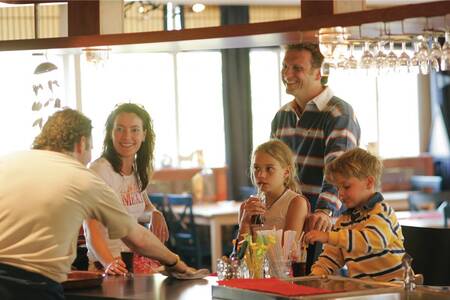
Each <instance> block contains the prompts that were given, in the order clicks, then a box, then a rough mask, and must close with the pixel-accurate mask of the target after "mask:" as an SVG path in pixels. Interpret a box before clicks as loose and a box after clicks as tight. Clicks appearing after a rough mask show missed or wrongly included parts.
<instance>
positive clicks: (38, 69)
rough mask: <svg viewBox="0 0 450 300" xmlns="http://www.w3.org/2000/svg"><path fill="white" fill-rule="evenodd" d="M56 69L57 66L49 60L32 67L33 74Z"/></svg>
mask: <svg viewBox="0 0 450 300" xmlns="http://www.w3.org/2000/svg"><path fill="white" fill-rule="evenodd" d="M56 69H58V67H57V66H56V65H55V64H53V63H51V62H43V63H40V64H39V65H38V66H37V67H36V69H34V74H42V73H47V72H51V71H53V70H56Z"/></svg>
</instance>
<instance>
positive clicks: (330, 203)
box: [271, 87, 361, 212]
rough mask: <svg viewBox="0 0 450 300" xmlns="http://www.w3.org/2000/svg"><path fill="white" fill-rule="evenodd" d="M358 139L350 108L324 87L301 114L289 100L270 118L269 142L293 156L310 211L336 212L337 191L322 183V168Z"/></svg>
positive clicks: (358, 128)
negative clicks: (277, 141)
mask: <svg viewBox="0 0 450 300" xmlns="http://www.w3.org/2000/svg"><path fill="white" fill-rule="evenodd" d="M360 135H361V129H360V127H359V124H358V121H357V119H356V117H355V114H354V112H353V108H352V107H351V106H350V104H348V103H347V102H345V101H343V100H341V99H339V98H338V97H336V96H334V95H333V92H332V91H331V89H330V88H328V87H326V88H325V89H324V90H323V91H322V93H320V94H319V95H318V96H317V97H315V98H313V99H312V100H311V101H309V102H308V103H307V104H306V106H305V109H304V111H303V112H302V111H301V109H300V106H299V105H298V104H297V102H295V100H293V101H291V102H289V103H287V104H286V105H284V106H283V107H281V108H280V110H279V111H278V112H277V114H276V115H275V117H274V118H273V120H272V130H271V138H277V139H280V140H282V141H283V142H285V143H286V144H287V145H288V146H289V147H290V148H291V149H292V151H293V152H294V154H295V155H296V160H297V171H298V178H299V180H300V185H301V190H302V193H303V194H304V195H305V196H306V197H307V198H308V199H309V201H310V203H311V209H312V210H313V211H314V210H315V209H317V208H322V209H323V208H326V209H330V210H332V211H333V212H337V210H339V208H340V207H341V202H340V200H339V198H338V197H337V189H336V188H335V187H334V186H333V185H331V184H330V183H328V182H326V181H325V180H324V173H323V170H324V166H325V164H326V163H328V162H330V161H331V160H333V159H335V158H336V157H337V156H339V155H340V154H342V153H343V152H345V151H346V150H349V149H352V148H355V147H357V146H358V144H359V139H360Z"/></svg>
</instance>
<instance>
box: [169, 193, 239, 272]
mask: <svg viewBox="0 0 450 300" xmlns="http://www.w3.org/2000/svg"><path fill="white" fill-rule="evenodd" d="M240 206H241V202H237V201H231V200H225V201H219V202H214V203H205V204H194V205H193V207H192V212H193V214H194V221H195V223H196V224H198V225H208V226H210V236H211V270H212V272H215V271H216V261H217V259H218V258H220V257H221V256H222V254H223V253H222V226H225V225H237V224H238V216H239V207H240ZM173 210H174V212H175V213H176V212H177V207H173Z"/></svg>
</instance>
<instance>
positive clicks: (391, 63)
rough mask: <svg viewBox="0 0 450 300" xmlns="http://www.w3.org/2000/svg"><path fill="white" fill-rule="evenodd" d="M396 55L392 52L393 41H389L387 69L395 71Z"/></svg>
mask: <svg viewBox="0 0 450 300" xmlns="http://www.w3.org/2000/svg"><path fill="white" fill-rule="evenodd" d="M397 60H398V58H397V55H396V54H395V52H394V41H393V40H390V41H389V53H388V55H387V57H386V67H387V68H388V70H389V71H395V67H396V66H397Z"/></svg>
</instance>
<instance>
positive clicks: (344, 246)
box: [311, 193, 405, 281]
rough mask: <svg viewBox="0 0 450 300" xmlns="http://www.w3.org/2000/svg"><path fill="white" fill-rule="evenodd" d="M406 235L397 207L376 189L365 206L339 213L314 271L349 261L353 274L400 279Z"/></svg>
mask: <svg viewBox="0 0 450 300" xmlns="http://www.w3.org/2000/svg"><path fill="white" fill-rule="evenodd" d="M403 239H404V238H403V234H402V229H401V227H400V224H399V223H398V221H397V217H396V216H395V212H394V210H393V209H392V207H390V206H389V205H388V204H387V203H386V202H384V201H383V196H382V195H381V194H380V193H375V195H374V196H372V197H371V198H370V199H369V201H368V202H367V203H366V204H365V205H364V206H363V207H362V208H360V209H348V210H347V211H345V212H344V213H343V215H342V216H341V217H339V219H338V220H337V221H336V224H335V226H334V227H333V230H332V231H331V232H330V233H329V238H328V243H327V244H326V245H325V248H324V251H323V252H322V254H321V255H320V256H319V259H318V260H317V262H316V263H315V264H314V265H313V266H312V272H311V273H312V274H313V275H322V274H333V273H334V272H335V271H336V270H338V269H339V268H341V267H342V266H344V264H346V265H347V267H348V271H349V276H350V277H353V278H362V279H374V280H378V281H392V280H401V279H402V278H403V268H402V263H401V260H402V256H403V255H404V253H405V248H404V247H403Z"/></svg>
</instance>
